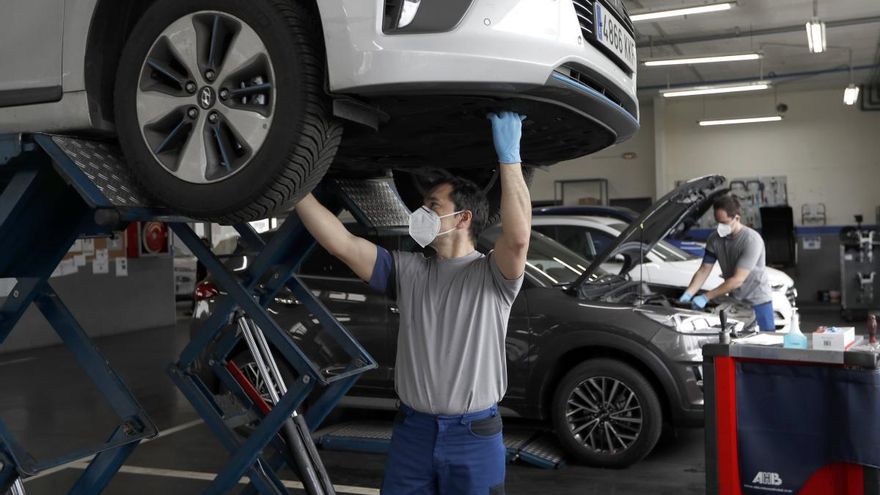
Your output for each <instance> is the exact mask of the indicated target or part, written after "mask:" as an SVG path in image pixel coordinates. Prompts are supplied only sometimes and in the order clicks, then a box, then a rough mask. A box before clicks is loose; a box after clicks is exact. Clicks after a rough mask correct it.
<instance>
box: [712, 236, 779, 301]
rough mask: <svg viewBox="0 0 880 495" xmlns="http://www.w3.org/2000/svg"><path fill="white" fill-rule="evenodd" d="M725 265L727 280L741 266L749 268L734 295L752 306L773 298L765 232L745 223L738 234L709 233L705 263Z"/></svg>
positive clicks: (724, 270) (723, 273) (723, 266)
mask: <svg viewBox="0 0 880 495" xmlns="http://www.w3.org/2000/svg"><path fill="white" fill-rule="evenodd" d="M715 260H717V261H718V264H719V265H720V266H721V276H722V277H723V278H724V279H725V280H727V279H729V278H730V277H732V276H733V275H734V273H736V269H737V268H744V269H746V270H749V276H748V277H746V280H745V282H743V284H742V285H741V286H740V288H739V289H737V290H735V291H733V293H732V294H731V295H732V296H733V297H735V298H737V299H740V300H742V301H745V302H748V303H749V304H751V305H752V306H757V305H759V304H764V303H767V302H770V301H771V300H772V298H773V296H772V293H771V292H770V280H769V278H768V277H767V269H766V252H765V250H764V239H762V238H761V234H759V233H757V232H755V231H754V230H752V229H750V228H749V227H743V229H742V230H741V231H739V233H737V234H736V235H729V236H727V237H721V236H719V235H718V232H712V233H711V234H709V239H707V240H706V255H705V256H704V257H703V263H709V264H714V263H715Z"/></svg>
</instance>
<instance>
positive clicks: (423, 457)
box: [382, 405, 506, 495]
mask: <svg viewBox="0 0 880 495" xmlns="http://www.w3.org/2000/svg"><path fill="white" fill-rule="evenodd" d="M501 430H502V423H501V416H500V415H499V414H498V407H497V406H492V407H490V408H489V409H485V410H483V411H477V412H473V413H468V414H460V415H449V416H447V415H433V414H425V413H421V412H418V411H414V410H413V409H412V408H410V407H407V406H405V405H401V407H400V411H399V412H398V414H397V417H396V418H395V420H394V433H393V434H392V437H391V450H390V452H389V453H388V460H387V461H386V463H385V479H384V480H383V482H382V495H423V494H424V495H428V494H432V495H433V494H438V495H439V494H449V495H453V494H454V495H503V494H504V473H505V464H506V459H505V448H504V442H503V441H502V439H501Z"/></svg>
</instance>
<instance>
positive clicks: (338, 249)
mask: <svg viewBox="0 0 880 495" xmlns="http://www.w3.org/2000/svg"><path fill="white" fill-rule="evenodd" d="M296 213H297V215H299V218H300V220H302V222H303V225H305V227H306V229H307V230H308V231H309V233H311V234H312V236H313V237H314V238H315V240H317V241H318V244H320V245H321V246H322V247H323V248H324V249H326V250H327V251H328V252H329V253H330V254H332V255H333V256H336V257H337V258H339V259H340V260H342V262H343V263H345V264H346V265H348V267H349V268H351V270H352V271H353V272H354V273H355V274H356V275H357V276H358V277H360V279H361V280H364V281H365V282H369V281H370V277H372V275H373V267H374V266H375V265H376V252H377V247H376V245H375V244H373V243H372V242H370V241H368V240H366V239H363V238H360V237H357V236H355V235H353V234H352V233H351V232H349V231H348V229H346V228H345V226H344V225H342V222H340V221H339V219H338V218H336V216H335V215H334V214H333V213H331V212H330V210H328V209H327V208H325V207H324V205H322V204H321V203H319V202H318V200H317V199H315V197H314V196H313V195H311V194H309V195H307V196H306V197H305V198H303V199H302V200H301V201H300V202H299V203H297V205H296Z"/></svg>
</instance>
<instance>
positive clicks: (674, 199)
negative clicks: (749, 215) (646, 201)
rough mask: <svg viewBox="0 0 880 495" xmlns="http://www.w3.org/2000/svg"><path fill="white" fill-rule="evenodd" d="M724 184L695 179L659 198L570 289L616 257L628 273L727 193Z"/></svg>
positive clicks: (714, 179) (712, 177) (719, 180)
mask: <svg viewBox="0 0 880 495" xmlns="http://www.w3.org/2000/svg"><path fill="white" fill-rule="evenodd" d="M725 180H726V179H725V178H724V177H723V176H721V175H707V176H704V177H697V178H695V179H691V180H689V181H687V182H684V183H683V184H681V185H680V186H678V187H676V188H675V189H673V190H672V191H671V192H670V193H669V194H667V195H666V196H663V197H662V198H660V199H659V200H658V201H657V202H656V203H654V204H653V205H651V207H650V208H648V209H647V210H645V212H644V213H642V215H641V216H639V218H637V219H636V220H634V221H633V222H632V223H630V224H629V227H627V228H626V230H624V231H623V232H622V233H621V234H620V235H619V236H617V238H616V239H615V240H614V242H613V243H611V244H610V245H609V246H608V248H607V249H605V250H604V251H602V252H601V253H599V255H597V256H596V258H595V259H594V260H593V262H592V263H591V264H590V266H589V267H587V270H586V271H585V272H584V273H583V274H582V275H581V276H580V277H579V278H578V280H577V281H576V282H575V283H574V284H573V287H580V286H581V285H582V284H583V283H584V282H585V281H587V280H590V279H591V278H593V277H594V274H595V273H597V271H598V269H599V267H600V266H602V265H603V264H605V263H608V262H609V261H610V260H611V259H612V258H614V257H615V256H618V255H622V256H623V258H624V262H623V267H622V268H621V271H620V273H621V274H623V273H628V272H629V271H630V269H632V267H633V266H635V265H636V264H638V263H639V262H640V260H642V259H643V258H644V256H645V255H647V253H648V252H649V251H651V249H653V248H654V246H655V245H656V244H657V243H658V242H660V241H661V240H662V239H663V238H665V237H666V236H667V235H669V233H670V232H672V231H673V230H675V229H676V228H677V227H678V226H679V225H680V224H681V223H682V222H684V221H686V220H687V219H689V218H692V217H693V216H694V215H697V216H696V218H699V216H702V214H703V213H704V212H705V211H706V210H707V209H709V207H711V205H712V202H713V201H714V200H715V198H716V197H717V196H718V195H720V194H724V193H725V192H727V189H726V188H725V187H724V183H725Z"/></svg>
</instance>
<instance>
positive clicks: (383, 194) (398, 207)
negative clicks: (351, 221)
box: [336, 177, 410, 228]
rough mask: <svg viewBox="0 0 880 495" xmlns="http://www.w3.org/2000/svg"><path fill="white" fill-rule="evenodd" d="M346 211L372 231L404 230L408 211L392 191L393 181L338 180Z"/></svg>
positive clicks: (407, 220) (384, 179)
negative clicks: (380, 229) (393, 228)
mask: <svg viewBox="0 0 880 495" xmlns="http://www.w3.org/2000/svg"><path fill="white" fill-rule="evenodd" d="M336 185H337V187H339V189H341V190H342V192H343V193H344V194H343V196H345V198H346V201H347V203H348V205H347V206H348V207H349V210H351V212H352V214H353V215H354V216H355V217H356V218H357V220H358V221H359V222H361V223H362V224H366V225H370V226H372V227H385V228H388V227H406V226H408V225H409V216H410V211H409V208H407V207H406V205H405V204H403V200H402V199H401V198H400V195H399V194H398V193H397V189H396V188H395V187H394V179H391V178H388V177H383V178H378V179H337V180H336Z"/></svg>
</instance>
